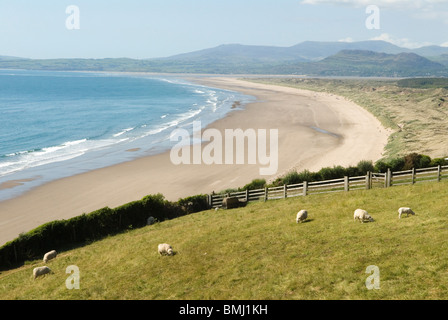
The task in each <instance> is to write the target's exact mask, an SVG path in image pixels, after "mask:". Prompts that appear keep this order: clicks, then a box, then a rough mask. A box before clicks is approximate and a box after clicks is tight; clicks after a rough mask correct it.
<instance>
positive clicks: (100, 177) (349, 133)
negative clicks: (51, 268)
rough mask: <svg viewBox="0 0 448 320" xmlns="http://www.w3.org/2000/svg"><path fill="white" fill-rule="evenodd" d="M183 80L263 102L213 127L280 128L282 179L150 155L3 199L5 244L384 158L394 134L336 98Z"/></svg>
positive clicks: (0, 238) (0, 222)
mask: <svg viewBox="0 0 448 320" xmlns="http://www.w3.org/2000/svg"><path fill="white" fill-rule="evenodd" d="M183 79H186V80H188V81H191V82H195V83H197V84H202V85H205V86H208V87H215V88H219V89H227V90H233V91H237V92H241V93H243V94H247V95H251V96H254V97H256V98H257V100H256V101H255V102H251V103H249V104H247V105H245V107H244V108H243V109H242V110H233V111H231V112H230V113H228V114H227V115H226V116H225V117H224V118H221V119H219V120H217V121H215V122H213V123H212V124H210V125H209V126H208V127H207V128H214V129H217V130H218V131H219V132H224V131H225V129H238V128H241V129H242V130H246V129H250V128H254V129H278V130H279V136H278V157H279V158H278V171H277V173H276V174H275V175H272V176H260V174H259V168H260V165H249V164H244V165H206V164H198V165H179V166H176V165H174V164H172V162H171V161H170V153H169V152H164V153H161V154H157V155H151V156H144V157H141V158H138V159H135V160H131V161H128V162H123V163H120V164H116V165H112V166H109V167H105V168H101V169H95V170H93V171H89V172H86V173H81V174H78V175H75V176H71V177H67V178H62V179H59V180H55V181H52V182H48V183H46V184H44V185H42V186H39V187H36V188H33V189H32V190H30V191H28V192H26V193H25V194H23V195H20V196H18V197H15V198H12V199H9V200H5V201H2V202H0V246H1V245H3V244H4V243H5V242H7V241H10V240H13V239H14V238H16V237H17V236H18V235H19V233H21V232H28V231H30V230H31V229H33V228H35V227H37V226H40V225H42V224H44V223H46V222H49V221H53V220H60V219H69V218H71V217H74V216H78V215H81V214H83V213H89V212H91V211H94V210H98V209H100V208H103V207H105V206H109V207H111V208H113V207H117V206H120V205H123V204H125V203H128V202H131V201H135V200H139V199H141V198H143V197H144V196H146V195H149V194H156V193H162V194H163V195H164V196H165V198H166V199H168V200H171V201H177V200H178V199H179V198H183V197H187V196H193V195H196V194H208V193H211V192H212V191H215V192H218V191H221V190H225V189H227V188H237V187H242V186H244V185H245V184H247V183H249V182H250V181H252V180H253V179H256V178H264V179H266V180H267V181H272V180H274V179H275V178H276V177H278V176H281V175H283V174H285V173H287V172H289V171H291V170H297V171H302V170H304V169H308V170H310V171H317V170H319V169H320V168H322V167H325V166H333V165H342V166H348V165H356V163H358V162H359V161H360V160H377V159H379V158H381V155H382V152H383V150H384V146H385V145H386V143H387V139H388V136H389V134H390V133H389V132H388V131H387V130H386V129H385V128H383V127H382V125H381V124H380V122H379V121H378V120H377V119H376V118H375V117H374V116H373V115H371V114H370V113H369V112H367V111H366V110H365V109H363V108H362V107H360V106H358V105H356V104H354V103H352V102H350V101H348V100H346V99H345V98H342V97H338V96H335V95H332V94H327V93H317V92H312V91H306V90H299V89H294V88H288V87H280V86H274V85H264V84H256V83H252V82H248V81H243V80H238V79H234V78H229V77H211V76H208V77H204V76H200V77H194V76H189V75H184V76H183ZM246 151H247V148H246ZM127 152H132V151H131V150H127ZM246 154H247V153H246Z"/></svg>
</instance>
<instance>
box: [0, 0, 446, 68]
mask: <svg viewBox="0 0 448 320" xmlns="http://www.w3.org/2000/svg"><path fill="white" fill-rule="evenodd" d="M372 6H373V8H374V9H375V10H373V11H372V10H367V9H368V8H372ZM73 7H74V8H76V10H72V9H71V8H73ZM447 31H448V0H414V1H408V0H379V1H370V0H334V1H330V0H159V1H155V0H68V1H67V0H0V55H4V56H18V57H24V58H35V59H52V58H98V59H99V58H119V57H128V58H135V59H145V58H157V57H167V56H171V55H176V54H180V53H186V52H191V51H196V50H201V49H206V48H211V47H216V46H218V45H221V44H235V43H238V44H245V45H266V46H280V47H289V46H293V45H295V44H298V43H301V42H303V41H347V42H353V41H364V40H385V41H388V42H391V43H394V44H396V45H399V46H402V47H406V48H417V47H421V46H425V45H442V46H448V32H447Z"/></svg>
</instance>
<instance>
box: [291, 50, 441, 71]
mask: <svg viewBox="0 0 448 320" xmlns="http://www.w3.org/2000/svg"><path fill="white" fill-rule="evenodd" d="M298 71H305V72H306V73H307V74H315V75H320V76H360V77H394V76H398V77H416V76H447V75H448V69H447V68H446V67H445V66H444V65H442V64H440V63H437V62H434V61H431V60H429V59H427V58H424V57H421V56H419V55H417V54H415V53H399V54H387V53H378V52H373V51H366V50H343V51H341V52H339V53H337V54H335V55H333V56H330V57H327V58H325V59H324V60H322V61H319V62H315V63H310V64H307V65H302V66H299V67H298Z"/></svg>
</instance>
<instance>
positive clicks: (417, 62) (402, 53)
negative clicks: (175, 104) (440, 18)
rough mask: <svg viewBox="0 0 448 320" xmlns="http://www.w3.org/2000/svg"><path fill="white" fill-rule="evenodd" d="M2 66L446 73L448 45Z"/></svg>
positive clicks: (316, 47)
mask: <svg viewBox="0 0 448 320" xmlns="http://www.w3.org/2000/svg"><path fill="white" fill-rule="evenodd" d="M0 68H1V69H31V70H66V71H75V70H76V71H129V72H165V73H206V74H281V75H292V74H300V75H309V76H358V77H378V76H379V77H414V76H425V77H428V76H442V77H446V76H448V47H440V46H426V47H421V48H418V49H407V48H402V47H398V46H396V45H393V44H391V43H389V42H385V41H361V42H350V43H349V42H315V41H306V42H302V43H299V44H297V45H294V46H291V47H275V46H254V45H241V44H226V45H220V46H217V47H214V48H209V49H204V50H199V51H194V52H189V53H183V54H178V55H174V56H170V57H164V58H154V59H129V58H108V59H23V58H15V57H5V56H0Z"/></svg>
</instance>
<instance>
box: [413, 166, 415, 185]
mask: <svg viewBox="0 0 448 320" xmlns="http://www.w3.org/2000/svg"><path fill="white" fill-rule="evenodd" d="M412 184H415V168H412Z"/></svg>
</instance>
